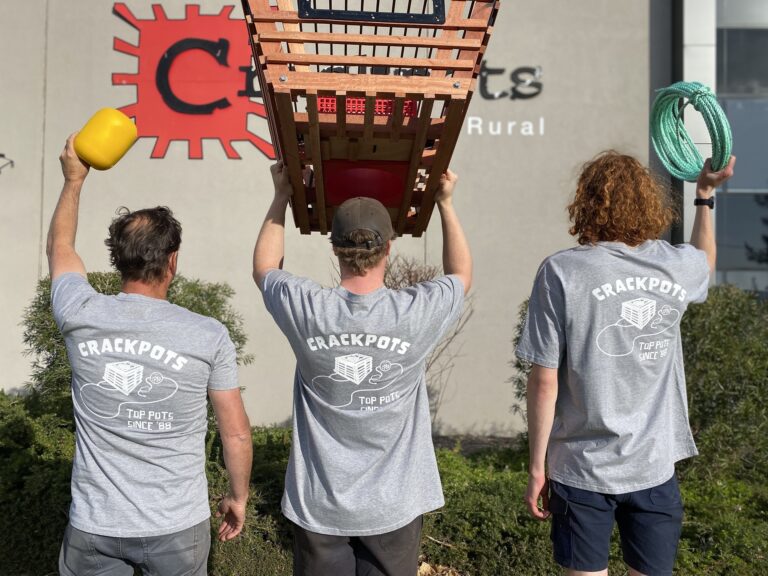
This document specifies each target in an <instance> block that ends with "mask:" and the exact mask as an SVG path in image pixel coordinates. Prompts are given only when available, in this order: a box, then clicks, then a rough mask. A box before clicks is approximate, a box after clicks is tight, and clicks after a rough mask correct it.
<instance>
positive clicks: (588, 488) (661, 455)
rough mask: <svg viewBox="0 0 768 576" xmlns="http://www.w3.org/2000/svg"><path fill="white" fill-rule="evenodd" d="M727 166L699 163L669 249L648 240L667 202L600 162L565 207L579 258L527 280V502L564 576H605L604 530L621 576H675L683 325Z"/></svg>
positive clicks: (629, 162)
mask: <svg viewBox="0 0 768 576" xmlns="http://www.w3.org/2000/svg"><path fill="white" fill-rule="evenodd" d="M733 163H734V159H733V158H732V159H731V162H730V163H729V165H728V166H727V167H725V168H724V169H723V170H722V171H719V172H714V171H712V169H711V168H710V164H709V161H707V164H706V165H705V168H704V169H703V170H702V172H701V175H700V176H699V180H698V185H697V201H696V204H697V206H698V208H697V211H696V219H695V222H694V227H693V232H692V236H691V244H683V245H680V246H671V245H669V244H668V243H667V242H665V241H663V240H658V239H657V238H658V235H660V234H661V233H662V232H663V231H664V228H666V226H668V224H669V222H670V221H672V219H673V217H674V211H673V209H672V207H671V203H670V201H669V198H668V193H669V192H668V191H667V190H666V189H665V188H663V187H662V186H661V185H659V183H658V182H657V181H656V180H655V179H654V178H653V177H652V176H651V174H650V172H649V171H648V170H647V169H646V168H645V167H643V166H642V165H641V164H640V163H639V162H638V161H637V160H636V159H634V158H632V157H630V156H625V155H621V154H618V153H615V152H607V153H604V154H602V155H600V156H598V157H597V158H595V159H594V160H592V161H590V162H588V163H587V164H585V166H584V169H583V171H582V173H581V175H580V177H579V183H578V187H577V191H576V197H575V199H574V201H573V203H572V204H571V205H570V206H569V212H570V215H571V219H572V220H573V223H574V224H573V227H572V228H571V233H572V234H574V235H576V236H577V237H578V241H579V244H580V245H579V246H578V247H576V248H572V249H570V250H563V251H561V252H558V253H556V254H554V255H552V256H550V257H548V258H547V259H545V260H544V262H543V263H542V265H541V267H540V268H539V271H538V273H537V275H536V281H535V283H534V287H533V291H532V293H531V298H530V301H529V307H528V316H527V318H526V322H525V325H524V327H523V331H522V337H521V339H520V343H519V345H518V347H517V356H518V357H519V358H521V359H524V360H527V361H529V362H531V363H532V364H533V367H532V370H531V374H530V377H529V380H528V392H527V396H528V398H527V400H528V433H529V444H530V453H531V461H530V469H529V483H528V490H527V493H526V496H525V499H526V503H527V505H528V509H529V511H530V513H531V514H532V515H533V516H534V517H535V518H538V519H540V520H543V519H546V518H549V517H551V518H552V542H553V547H554V557H555V560H556V561H557V563H558V564H560V565H561V566H562V567H564V568H566V569H567V570H568V574H569V576H576V575H583V574H594V575H598V574H600V575H605V574H607V566H608V551H609V543H610V537H611V531H612V529H613V526H614V522H615V523H616V524H617V525H618V527H619V533H620V536H621V543H622V549H623V555H624V561H625V562H626V563H627V565H628V566H629V573H630V575H631V576H640V575H643V574H649V575H650V574H652V575H654V576H655V575H666V574H670V575H671V574H672V569H673V566H674V561H675V555H676V551H677V543H678V541H679V537H680V529H681V524H682V503H681V499H680V492H679V489H678V486H677V480H676V478H675V462H677V461H678V460H681V459H683V458H688V457H690V456H694V455H696V453H697V452H696V446H695V444H694V441H693V437H692V435H691V431H690V427H689V425H688V408H687V402H686V390H685V375H684V373H683V359H682V346H681V341H680V340H681V339H680V321H681V318H682V315H683V314H684V312H685V310H686V308H687V306H688V305H689V304H690V303H693V302H702V301H704V300H705V299H706V295H707V287H708V283H709V275H710V272H711V271H712V270H713V269H714V264H715V241H714V233H713V229H712V218H711V209H712V207H713V206H714V201H713V199H712V195H713V193H714V191H715V188H716V187H717V186H719V185H720V184H721V183H722V182H724V181H725V180H726V179H728V178H729V177H730V176H731V174H732V173H733ZM545 459H546V472H545ZM539 499H541V500H542V504H541V505H540V506H539V505H538V500H539Z"/></svg>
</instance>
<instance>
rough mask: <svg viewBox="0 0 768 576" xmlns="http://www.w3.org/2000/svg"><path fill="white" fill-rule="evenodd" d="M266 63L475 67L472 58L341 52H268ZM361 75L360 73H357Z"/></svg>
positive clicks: (440, 68)
mask: <svg viewBox="0 0 768 576" xmlns="http://www.w3.org/2000/svg"><path fill="white" fill-rule="evenodd" d="M266 64H267V66H270V65H271V64H295V65H310V66H390V67H398V68H429V69H431V70H465V71H469V72H471V71H472V70H473V69H474V68H475V61H474V60H452V59H450V58H398V57H396V56H392V57H391V58H387V57H383V56H353V55H348V56H344V55H341V54H336V55H330V54H286V53H285V52H280V53H275V54H268V55H267V56H266ZM358 76H361V75H358Z"/></svg>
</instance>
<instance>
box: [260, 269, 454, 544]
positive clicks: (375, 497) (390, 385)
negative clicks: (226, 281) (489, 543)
mask: <svg viewBox="0 0 768 576" xmlns="http://www.w3.org/2000/svg"><path fill="white" fill-rule="evenodd" d="M263 292H264V302H265V303H266V306H267V309H268V310H269V312H270V313H271V314H272V316H273V317H274V319H275V321H276V322H277V325H278V326H279V327H280V329H281V330H282V331H283V333H284V334H285V335H286V337H287V338H288V341H289V342H290V344H291V347H292V348H293V351H294V354H295V355H296V361H297V365H296V375H295V380H294V412H293V445H292V449H291V456H290V460H289V463H288V470H287V472H286V478H285V493H284V495H283V503H282V504H283V513H284V514H285V516H286V517H287V518H288V519H289V520H291V521H292V522H295V523H296V524H298V525H299V526H301V527H302V528H305V529H306V530H309V531H312V532H316V533H321V534H332V535H343V536H366V535H371V534H383V533H386V532H390V531H392V530H396V529H398V528H401V527H402V526H405V525H406V524H408V523H409V522H411V521H412V520H413V519H414V518H416V517H417V516H418V515H420V514H423V513H424V512H428V511H430V510H434V509H436V508H439V507H441V506H442V505H443V503H444V501H443V492H442V487H441V484H440V477H439V475H438V471H437V463H436V461H435V453H434V448H433V445H432V435H431V426H430V416H429V400H428V398H427V388H426V376H425V360H426V359H427V356H428V355H429V353H430V352H431V351H432V350H433V348H434V347H435V345H436V344H437V343H438V342H439V341H440V339H441V338H442V336H443V335H444V334H445V332H446V330H448V328H449V327H450V326H451V325H452V324H453V323H454V322H455V321H456V320H457V319H458V317H459V315H460V314H461V310H462V305H463V300H464V289H463V286H462V283H461V281H460V280H459V279H458V278H457V277H456V276H446V277H441V278H438V279H436V280H433V281H429V282H423V283H421V284H417V285H415V286H412V287H409V288H405V289H403V290H397V291H395V290H388V289H386V288H380V289H379V290H376V291H375V292H372V293H370V294H365V295H357V294H353V293H351V292H349V291H347V290H345V289H344V288H341V287H337V288H323V287H321V286H320V285H318V284H316V283H315V282H313V281H311V280H308V279H305V278H299V277H296V276H293V275H291V274H288V273H287V272H283V271H280V270H271V271H270V272H269V273H268V274H267V276H266V278H265V279H264V283H263Z"/></svg>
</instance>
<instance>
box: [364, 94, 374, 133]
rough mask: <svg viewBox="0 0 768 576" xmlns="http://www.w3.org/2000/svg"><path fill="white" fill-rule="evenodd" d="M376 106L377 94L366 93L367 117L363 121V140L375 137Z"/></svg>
mask: <svg viewBox="0 0 768 576" xmlns="http://www.w3.org/2000/svg"><path fill="white" fill-rule="evenodd" d="M375 108H376V94H375V93H369V94H366V95H365V118H364V121H363V140H371V139H372V138H373V113H374V112H375Z"/></svg>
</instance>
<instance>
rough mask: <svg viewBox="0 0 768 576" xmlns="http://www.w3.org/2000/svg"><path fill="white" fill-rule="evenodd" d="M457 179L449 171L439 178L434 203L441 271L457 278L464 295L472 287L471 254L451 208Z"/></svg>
mask: <svg viewBox="0 0 768 576" xmlns="http://www.w3.org/2000/svg"><path fill="white" fill-rule="evenodd" d="M458 179H459V177H458V176H456V174H454V173H453V172H451V171H450V170H447V171H446V172H445V174H443V175H442V176H441V177H440V188H439V189H438V191H437V193H436V194H435V203H436V204H437V208H438V210H439V211H440V220H441V222H442V224H443V271H444V272H445V273H446V274H454V275H456V276H458V277H459V278H460V279H461V282H462V284H464V294H466V293H467V292H469V289H470V287H471V286H472V254H471V253H470V251H469V244H468V243H467V238H466V236H465V235H464V229H463V228H462V227H461V222H459V217H458V216H457V215H456V210H454V208H453V188H454V187H455V186H456V182H457V181H458Z"/></svg>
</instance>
